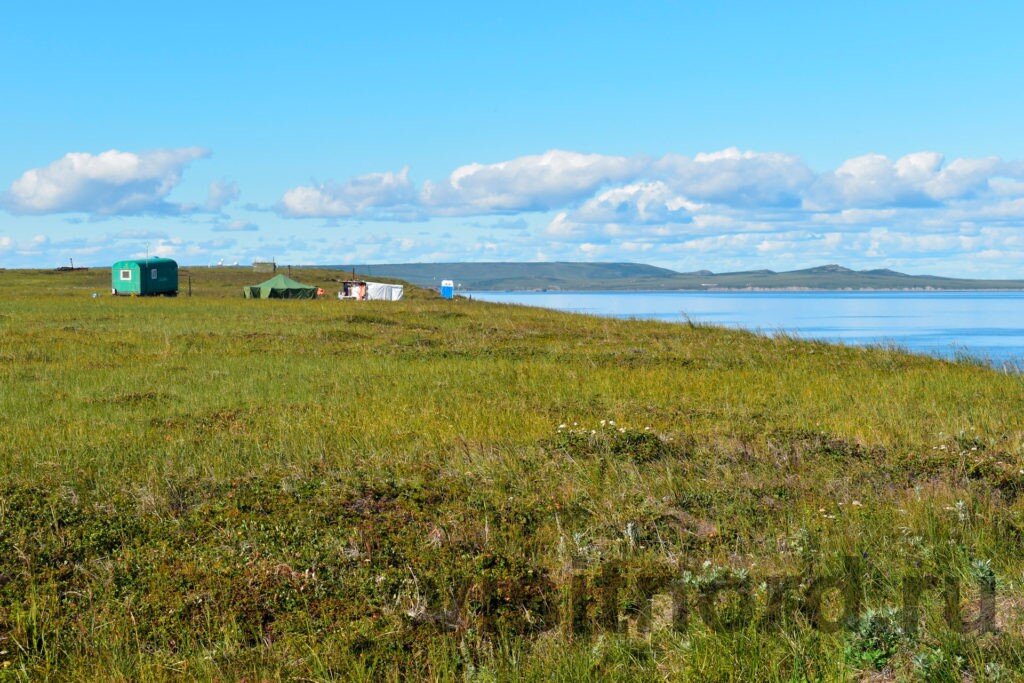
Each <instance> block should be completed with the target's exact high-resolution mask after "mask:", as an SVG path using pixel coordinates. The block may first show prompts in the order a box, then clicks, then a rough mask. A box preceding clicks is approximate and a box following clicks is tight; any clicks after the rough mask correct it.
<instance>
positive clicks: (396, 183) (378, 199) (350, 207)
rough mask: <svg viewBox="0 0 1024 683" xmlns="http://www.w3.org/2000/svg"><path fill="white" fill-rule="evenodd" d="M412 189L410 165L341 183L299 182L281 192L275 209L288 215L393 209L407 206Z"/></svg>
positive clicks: (359, 213) (360, 213)
mask: <svg viewBox="0 0 1024 683" xmlns="http://www.w3.org/2000/svg"><path fill="white" fill-rule="evenodd" d="M415 194H416V193H415V189H414V188H413V185H412V183H411V182H410V181H409V169H408V168H403V169H402V170H401V171H399V172H398V173H393V172H387V173H371V174H369V175H364V176H359V177H356V178H352V179H351V180H348V181H346V182H343V183H335V182H328V183H323V184H319V185H302V186H299V187H295V188H292V189H290V190H288V191H287V192H285V193H284V196H283V197H282V198H281V201H280V203H279V205H278V213H280V214H281V215H283V216H286V217H289V218H352V217H358V216H368V215H369V214H370V213H371V212H372V211H374V210H381V209H385V210H389V212H393V211H394V210H395V209H398V208H400V207H403V206H410V205H411V204H413V203H414V200H415Z"/></svg>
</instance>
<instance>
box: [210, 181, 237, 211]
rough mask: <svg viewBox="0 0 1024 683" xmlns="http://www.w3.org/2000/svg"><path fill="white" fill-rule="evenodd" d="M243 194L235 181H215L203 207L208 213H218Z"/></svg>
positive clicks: (211, 184)
mask: <svg viewBox="0 0 1024 683" xmlns="http://www.w3.org/2000/svg"><path fill="white" fill-rule="evenodd" d="M241 194H242V193H241V192H240V191H239V189H238V183H236V182H234V181H233V180H227V179H225V180H214V181H213V182H212V183H210V187H209V190H208V191H207V196H206V203H205V204H204V205H203V206H204V208H205V209H206V210H207V211H213V212H215V213H216V212H218V211H220V210H221V209H223V208H224V207H225V206H227V205H228V204H230V203H231V202H233V201H235V200H236V199H238V197H239V196H241Z"/></svg>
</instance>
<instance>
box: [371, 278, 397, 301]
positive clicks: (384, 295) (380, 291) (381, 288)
mask: <svg viewBox="0 0 1024 683" xmlns="http://www.w3.org/2000/svg"><path fill="white" fill-rule="evenodd" d="M403 294H405V288H404V287H402V285H386V284H384V283H383V282H367V283H366V300H367V301H398V300H400V299H401V298H402V295H403Z"/></svg>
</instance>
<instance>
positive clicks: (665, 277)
mask: <svg viewBox="0 0 1024 683" xmlns="http://www.w3.org/2000/svg"><path fill="white" fill-rule="evenodd" d="M327 267H329V268H337V269H342V270H352V269H355V270H356V272H358V273H361V274H363V275H367V276H373V275H377V276H380V277H391V278H399V279H402V280H406V281H408V282H411V283H413V284H416V285H420V286H424V287H436V286H438V285H439V284H440V282H441V280H445V279H451V280H455V281H456V282H457V283H458V284H459V285H461V288H462V289H464V290H477V291H536V290H566V291H574V290H575V291H579V290H618V291H627V290H635V291H650V290H655V291H657V290H697V291H701V290H706V291H716V290H847V289H848V290H887V289H888V290H986V289H988V290H1024V280H977V279H959V278H950V277H939V276H934V275H908V274H906V273H900V272H897V271H895V270H890V269H888V268H875V269H870V270H852V269H850V268H846V267H844V266H841V265H838V264H835V263H830V264H826V265H822V266H815V267H813V268H803V269H800V270H791V271H785V272H776V271H773V270H748V271H740V272H730V273H714V272H712V271H710V270H698V271H695V272H691V273H679V272H676V271H674V270H669V269H667V268H659V267H657V266H650V265H646V264H643V263H580V262H570V261H553V262H543V263H519V262H505V261H500V262H488V263H381V264H363V265H358V264H356V265H338V266H327Z"/></svg>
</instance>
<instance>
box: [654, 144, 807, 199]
mask: <svg viewBox="0 0 1024 683" xmlns="http://www.w3.org/2000/svg"><path fill="white" fill-rule="evenodd" d="M652 170H653V172H654V173H655V174H656V175H658V176H660V177H662V178H663V179H664V180H665V182H666V183H668V184H669V185H670V186H671V187H672V188H673V189H674V190H676V191H677V192H679V193H681V194H682V195H685V196H686V197H689V198H691V199H696V200H700V201H707V202H713V203H720V204H727V205H730V206H794V205H798V204H799V203H800V202H801V199H802V196H803V192H804V191H805V190H806V188H807V187H808V186H809V185H810V184H811V183H812V181H813V180H814V173H813V172H812V171H811V169H810V168H808V167H807V166H806V165H805V164H804V162H803V161H801V160H800V159H799V158H798V157H795V156H793V155H790V154H780V153H777V152H753V151H741V150H739V149H737V148H735V147H730V148H729V149H724V150H722V151H720V152H709V153H701V154H697V155H696V156H694V157H693V158H690V157H686V156H682V155H679V154H667V155H665V156H664V157H662V158H661V159H660V160H658V162H656V163H655V164H654V166H653V169H652Z"/></svg>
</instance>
